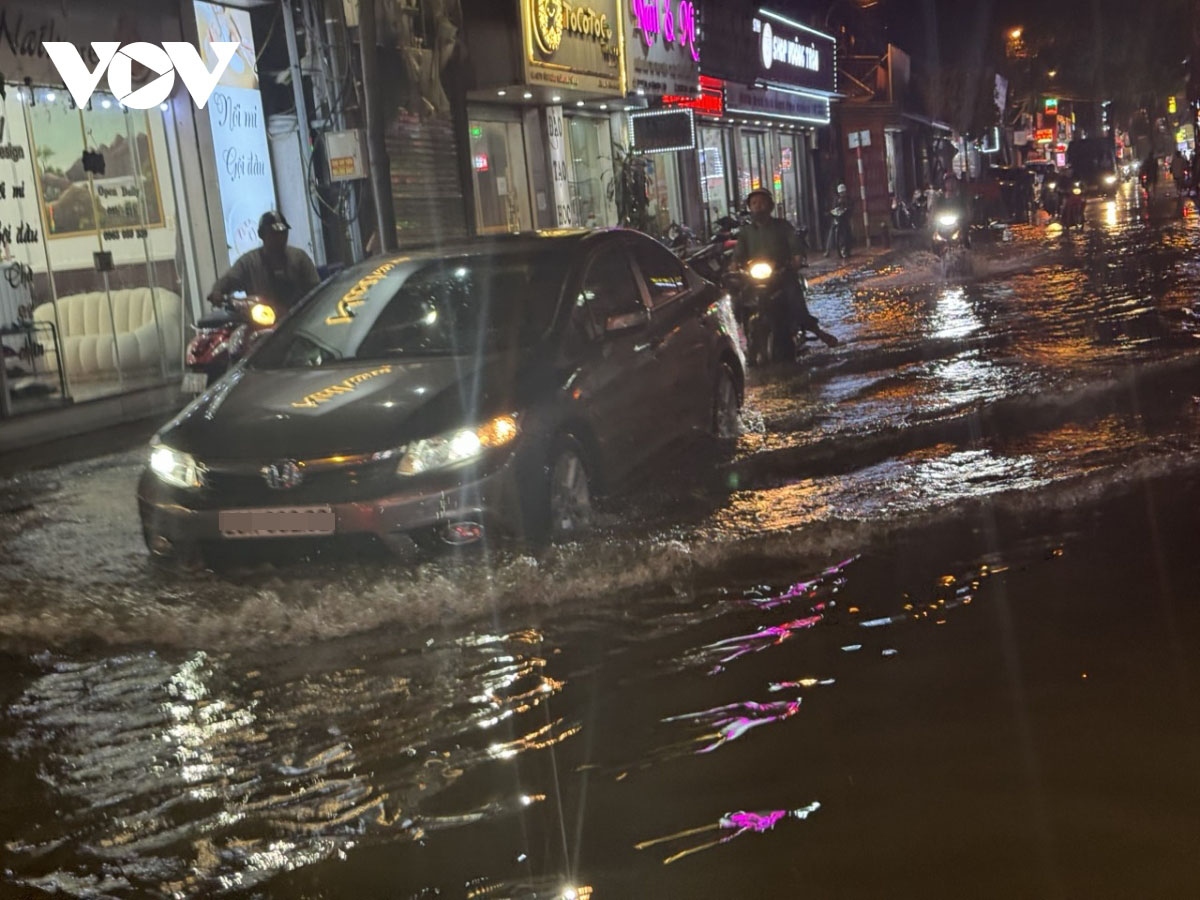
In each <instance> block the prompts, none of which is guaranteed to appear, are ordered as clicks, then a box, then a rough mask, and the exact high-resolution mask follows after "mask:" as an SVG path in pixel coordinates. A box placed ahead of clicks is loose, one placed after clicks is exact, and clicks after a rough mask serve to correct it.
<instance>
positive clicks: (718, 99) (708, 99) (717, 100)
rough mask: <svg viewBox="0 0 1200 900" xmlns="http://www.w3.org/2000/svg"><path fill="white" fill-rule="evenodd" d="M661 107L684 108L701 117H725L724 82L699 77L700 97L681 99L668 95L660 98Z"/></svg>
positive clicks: (702, 76) (704, 76)
mask: <svg viewBox="0 0 1200 900" xmlns="http://www.w3.org/2000/svg"><path fill="white" fill-rule="evenodd" d="M662 102H663V106H686V107H687V108H688V109H692V110H695V111H696V112H698V113H700V115H702V116H713V117H715V118H720V117H721V116H723V115H725V82H723V81H722V80H721V79H720V78H710V77H709V76H708V75H701V76H700V96H699V97H682V96H676V95H673V94H668V95H667V96H664V97H663V98H662Z"/></svg>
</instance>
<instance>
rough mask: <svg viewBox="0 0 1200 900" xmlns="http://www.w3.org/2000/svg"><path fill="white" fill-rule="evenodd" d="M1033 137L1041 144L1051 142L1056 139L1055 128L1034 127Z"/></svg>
mask: <svg viewBox="0 0 1200 900" xmlns="http://www.w3.org/2000/svg"><path fill="white" fill-rule="evenodd" d="M1033 139H1034V140H1035V141H1037V142H1038V143H1039V144H1049V143H1052V142H1053V141H1054V129H1053V128H1037V129H1034V132H1033Z"/></svg>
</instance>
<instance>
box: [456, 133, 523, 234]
mask: <svg viewBox="0 0 1200 900" xmlns="http://www.w3.org/2000/svg"><path fill="white" fill-rule="evenodd" d="M470 134H471V179H472V182H473V185H474V188H475V230H476V232H477V233H479V234H503V233H504V232H512V231H528V230H530V229H532V228H533V217H532V215H531V211H530V206H529V184H528V180H527V178H526V174H525V141H524V137H523V136H522V133H521V125H520V123H519V122H484V121H477V120H472V121H471V122H470Z"/></svg>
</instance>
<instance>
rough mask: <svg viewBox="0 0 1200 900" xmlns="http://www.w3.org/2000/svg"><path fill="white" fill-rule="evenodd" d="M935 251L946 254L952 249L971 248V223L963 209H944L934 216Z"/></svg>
mask: <svg viewBox="0 0 1200 900" xmlns="http://www.w3.org/2000/svg"><path fill="white" fill-rule="evenodd" d="M932 240H933V252H934V253H936V254H937V255H938V256H944V255H945V254H946V253H947V252H948V251H950V250H952V249H960V250H970V249H971V223H970V222H968V221H967V220H966V217H965V216H964V215H963V213H962V211H961V210H958V209H943V210H941V211H939V212H937V213H935V214H934V216H933V238H932Z"/></svg>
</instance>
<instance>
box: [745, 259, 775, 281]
mask: <svg viewBox="0 0 1200 900" xmlns="http://www.w3.org/2000/svg"><path fill="white" fill-rule="evenodd" d="M773 271H775V270H774V269H773V268H772V266H771V264H770V263H769V262H755V263H750V277H751V278H753V279H754V280H755V281H766V280H767V279H768V278H770V277H771V273H772V272H773Z"/></svg>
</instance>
